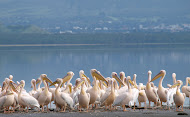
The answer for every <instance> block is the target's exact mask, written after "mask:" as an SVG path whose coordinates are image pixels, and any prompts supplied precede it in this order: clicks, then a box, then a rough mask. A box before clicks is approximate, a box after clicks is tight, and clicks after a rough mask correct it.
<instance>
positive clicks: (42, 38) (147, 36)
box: [0, 32, 190, 45]
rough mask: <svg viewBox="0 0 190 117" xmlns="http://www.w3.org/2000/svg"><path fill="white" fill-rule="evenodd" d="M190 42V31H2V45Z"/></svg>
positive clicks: (0, 41) (0, 40) (0, 35)
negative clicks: (55, 32) (80, 32)
mask: <svg viewBox="0 0 190 117" xmlns="http://www.w3.org/2000/svg"><path fill="white" fill-rule="evenodd" d="M142 43H145V44H150V43H152V44H176V43H181V44H188V43H190V33H188V32H179V33H166V32H163V33H162V32H160V33H140V32H139V33H128V34H123V33H91V34H90V33H88V34H87V33H82V34H18V33H0V45H12V44H108V45H115V44H118V45H122V44H142Z"/></svg>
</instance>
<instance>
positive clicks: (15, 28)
mask: <svg viewBox="0 0 190 117" xmlns="http://www.w3.org/2000/svg"><path fill="white" fill-rule="evenodd" d="M0 33H21V34H22V33H23V34H24V33H38V34H47V33H48V32H47V31H44V30H43V29H41V28H40V27H37V26H35V25H27V26H21V25H11V26H7V27H6V26H4V25H3V24H0Z"/></svg>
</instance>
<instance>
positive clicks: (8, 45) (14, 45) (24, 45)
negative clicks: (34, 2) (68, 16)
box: [0, 43, 190, 47]
mask: <svg viewBox="0 0 190 117" xmlns="http://www.w3.org/2000/svg"><path fill="white" fill-rule="evenodd" d="M111 45H114V44H0V47H40V46H44V47H45V46H52V47H54V46H111ZM117 45H126V46H127V45H129V46H138V45H190V43H121V44H117Z"/></svg>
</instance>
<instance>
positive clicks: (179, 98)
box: [172, 80, 186, 111]
mask: <svg viewBox="0 0 190 117" xmlns="http://www.w3.org/2000/svg"><path fill="white" fill-rule="evenodd" d="M181 85H183V82H182V81H181V80H177V82H176V84H174V85H173V86H172V87H175V86H177V90H176V94H174V97H173V98H174V102H175V105H176V111H178V107H180V106H181V107H182V109H181V111H183V104H184V102H185V97H186V95H185V93H181V92H180V87H181Z"/></svg>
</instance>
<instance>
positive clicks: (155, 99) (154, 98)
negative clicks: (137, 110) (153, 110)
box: [145, 71, 159, 108]
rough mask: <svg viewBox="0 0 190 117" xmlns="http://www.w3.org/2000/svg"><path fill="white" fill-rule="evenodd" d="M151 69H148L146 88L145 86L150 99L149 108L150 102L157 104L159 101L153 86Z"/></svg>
mask: <svg viewBox="0 0 190 117" xmlns="http://www.w3.org/2000/svg"><path fill="white" fill-rule="evenodd" d="M151 74H152V72H151V71H148V82H147V84H146V88H145V93H146V96H147V98H148V101H149V108H150V103H151V102H154V105H155V106H157V102H158V99H159V98H158V94H157V91H156V89H155V88H153V87H151V82H150V81H151Z"/></svg>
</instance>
